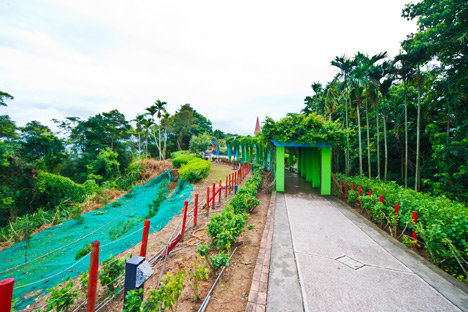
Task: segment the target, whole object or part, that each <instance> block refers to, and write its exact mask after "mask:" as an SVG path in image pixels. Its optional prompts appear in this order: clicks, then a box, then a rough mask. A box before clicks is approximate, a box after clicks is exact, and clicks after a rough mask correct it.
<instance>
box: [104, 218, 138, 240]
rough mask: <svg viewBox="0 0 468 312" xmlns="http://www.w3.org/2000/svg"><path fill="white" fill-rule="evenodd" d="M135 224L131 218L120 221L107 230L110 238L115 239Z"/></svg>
mask: <svg viewBox="0 0 468 312" xmlns="http://www.w3.org/2000/svg"><path fill="white" fill-rule="evenodd" d="M134 226H135V222H134V221H132V220H127V221H120V222H119V223H117V225H116V226H114V227H112V228H111V229H110V230H109V236H110V238H111V239H112V240H116V239H117V238H119V237H121V236H122V235H124V234H125V233H127V232H129V231H130V230H131V229H133V227H134Z"/></svg>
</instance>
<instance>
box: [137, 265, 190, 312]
mask: <svg viewBox="0 0 468 312" xmlns="http://www.w3.org/2000/svg"><path fill="white" fill-rule="evenodd" d="M184 281H185V271H183V270H180V269H179V270H177V272H176V273H175V275H174V274H169V273H168V274H166V276H164V278H163V279H162V281H161V286H160V287H159V289H157V290H156V289H152V290H150V291H149V299H148V301H147V302H146V304H145V310H148V311H158V310H161V309H163V310H166V309H170V310H171V311H173V307H174V305H175V304H176V303H177V300H178V299H179V297H180V294H181V293H182V290H183V287H184Z"/></svg>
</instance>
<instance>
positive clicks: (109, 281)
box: [99, 257, 125, 294]
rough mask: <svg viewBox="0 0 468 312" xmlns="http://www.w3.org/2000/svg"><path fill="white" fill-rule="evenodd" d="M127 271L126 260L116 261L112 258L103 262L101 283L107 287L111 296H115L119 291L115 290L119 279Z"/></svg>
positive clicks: (100, 273) (100, 275)
mask: <svg viewBox="0 0 468 312" xmlns="http://www.w3.org/2000/svg"><path fill="white" fill-rule="evenodd" d="M124 271H125V258H120V259H116V258H115V257H110V258H109V259H107V260H105V261H103V262H102V267H101V271H100V272H99V281H100V283H101V285H102V286H103V287H106V288H107V290H108V291H109V294H114V292H115V293H117V292H118V291H119V289H118V288H117V289H116V288H115V286H116V284H117V282H118V281H117V279H118V277H119V276H121V275H123V273H124Z"/></svg>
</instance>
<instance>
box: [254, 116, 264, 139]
mask: <svg viewBox="0 0 468 312" xmlns="http://www.w3.org/2000/svg"><path fill="white" fill-rule="evenodd" d="M260 132H262V129H261V128H260V120H259V119H258V116H257V124H256V125H255V131H254V134H255V135H256V134H257V133H260Z"/></svg>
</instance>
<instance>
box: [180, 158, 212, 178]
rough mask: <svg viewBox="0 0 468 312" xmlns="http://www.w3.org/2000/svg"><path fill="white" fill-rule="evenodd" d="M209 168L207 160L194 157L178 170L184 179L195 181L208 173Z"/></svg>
mask: <svg viewBox="0 0 468 312" xmlns="http://www.w3.org/2000/svg"><path fill="white" fill-rule="evenodd" d="M210 169H211V163H210V162H209V161H206V160H203V159H200V158H194V159H192V160H191V161H189V162H188V163H187V164H186V165H183V166H182V168H181V169H180V170H179V176H180V177H181V178H182V179H184V180H185V181H189V182H196V181H199V180H201V179H203V178H204V177H206V176H207V175H208V173H209V172H210Z"/></svg>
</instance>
